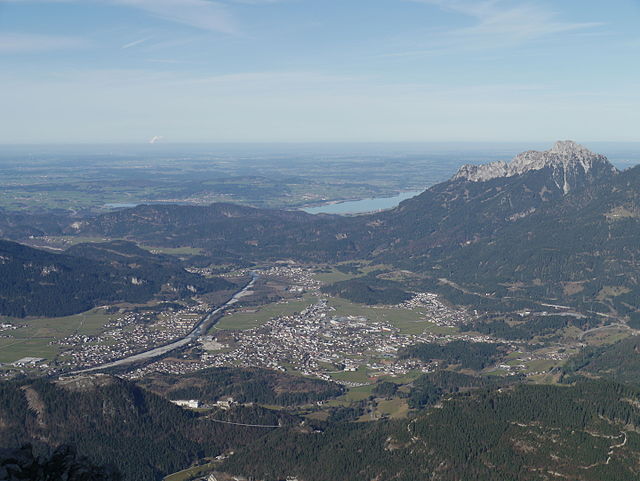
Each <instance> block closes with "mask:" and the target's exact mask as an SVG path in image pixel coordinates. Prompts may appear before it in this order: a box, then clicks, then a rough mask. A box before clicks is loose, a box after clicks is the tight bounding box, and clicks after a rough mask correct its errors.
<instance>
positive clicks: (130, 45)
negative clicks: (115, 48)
mask: <svg viewBox="0 0 640 481" xmlns="http://www.w3.org/2000/svg"><path fill="white" fill-rule="evenodd" d="M148 40H151V37H145V38H141V39H138V40H134V41H133V42H129V43H126V44H124V45H123V46H122V47H121V48H122V49H123V50H126V49H129V48H133V47H135V46H137V45H140V44H143V43H145V42H147V41H148Z"/></svg>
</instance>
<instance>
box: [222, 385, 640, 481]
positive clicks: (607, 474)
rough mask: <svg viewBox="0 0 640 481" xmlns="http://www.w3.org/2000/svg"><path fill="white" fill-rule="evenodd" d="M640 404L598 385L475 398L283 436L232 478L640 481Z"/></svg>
mask: <svg viewBox="0 0 640 481" xmlns="http://www.w3.org/2000/svg"><path fill="white" fill-rule="evenodd" d="M638 396H639V392H638V391H637V390H636V389H634V388H628V387H624V386H622V385H618V384H611V383H605V382H593V381H588V382H580V383H578V384H577V385H575V386H571V387H561V386H533V385H520V386H517V387H515V388H503V389H499V390H490V391H485V390H480V391H474V392H471V393H469V394H467V395H457V396H454V397H453V398H452V399H451V400H448V401H445V402H444V403H443V405H442V407H441V408H434V409H430V410H426V411H422V412H420V413H419V414H418V415H417V416H416V417H415V418H413V419H410V420H406V421H402V422H400V421H396V422H377V423H355V424H342V425H333V426H329V427H327V429H326V430H325V431H324V432H323V433H322V434H316V435H305V434H300V433H295V432H292V431H290V430H289V431H285V430H278V431H276V432H273V433H271V434H270V435H269V436H266V437H264V438H262V439H260V440H258V441H257V442H256V443H254V444H252V445H250V446H248V447H246V448H243V449H241V450H240V451H239V452H238V453H237V454H236V455H235V456H233V457H231V458H230V459H229V460H228V461H227V462H226V464H225V466H223V468H222V469H223V470H226V471H228V472H231V473H234V474H241V475H244V476H252V477H254V479H259V480H263V481H276V480H279V479H285V478H286V477H287V476H295V477H297V478H298V479H302V480H304V481H326V480H327V479H331V480H334V481H369V480H372V479H376V480H379V481H387V480H397V481H415V480H418V479H430V480H434V481H460V480H472V479H473V480H476V481H538V480H540V481H542V480H550V479H571V480H574V481H632V480H635V479H638V475H639V474H640V464H638V458H637V453H638V449H640V436H639V435H638V433H637V428H638V426H640V410H639V408H638V404H637V402H638Z"/></svg>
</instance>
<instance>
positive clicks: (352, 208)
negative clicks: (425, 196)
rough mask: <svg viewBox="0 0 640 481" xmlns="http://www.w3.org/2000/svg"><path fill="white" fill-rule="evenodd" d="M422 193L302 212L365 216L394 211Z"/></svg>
mask: <svg viewBox="0 0 640 481" xmlns="http://www.w3.org/2000/svg"><path fill="white" fill-rule="evenodd" d="M421 193H422V191H421V190H413V191H411V192H401V193H400V194H398V195H395V196H393V197H375V198H372V199H362V200H353V201H347V202H338V203H336V204H326V205H321V206H318V207H307V208H304V209H301V210H303V211H305V212H307V213H309V214H364V213H365V212H375V211H378V210H386V209H392V208H394V207H396V206H397V205H398V204H399V203H400V202H402V201H403V200H405V199H410V198H411V197H415V196H416V195H418V194H421Z"/></svg>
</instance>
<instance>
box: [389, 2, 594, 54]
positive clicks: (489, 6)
mask: <svg viewBox="0 0 640 481" xmlns="http://www.w3.org/2000/svg"><path fill="white" fill-rule="evenodd" d="M410 1H412V2H415V3H424V4H429V5H434V6H437V7H438V8H440V9H441V10H444V11H448V12H452V13H458V14H460V15H464V16H466V17H469V18H471V19H472V20H473V22H474V24H473V25H471V26H469V27H462V28H455V29H451V30H449V31H447V32H444V33H439V34H438V35H437V36H435V35H434V36H433V38H431V39H429V40H431V41H430V42H429V48H427V49H424V50H416V51H408V52H399V53H395V54H392V55H394V56H395V55H398V56H405V55H414V54H437V53H442V52H450V51H454V50H463V51H465V50H482V49H490V48H500V47H504V46H514V45H520V44H523V43H526V42H529V41H533V40H536V39H541V38H543V37H548V36H551V35H555V34H560V33H567V32H575V31H579V30H587V29H592V28H595V27H598V26H601V25H602V23H598V22H568V21H561V20H559V19H558V14H557V13H556V12H554V11H551V10H548V9H546V8H544V7H543V6H541V5H538V4H535V3H530V2H529V3H524V2H517V1H513V0H482V1H472V0H410Z"/></svg>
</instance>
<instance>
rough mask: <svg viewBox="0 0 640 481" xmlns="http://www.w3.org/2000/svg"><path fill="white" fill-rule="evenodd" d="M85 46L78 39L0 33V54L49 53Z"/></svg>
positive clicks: (85, 43) (83, 40) (85, 42)
mask: <svg viewBox="0 0 640 481" xmlns="http://www.w3.org/2000/svg"><path fill="white" fill-rule="evenodd" d="M86 46H87V41H86V40H85V39H82V38H79V37H67V36H61V35H38V34H24V33H0V54H13V53H36V52H51V51H55V50H67V49H75V48H83V47H86Z"/></svg>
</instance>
